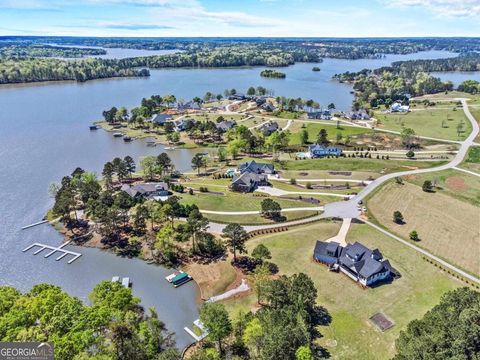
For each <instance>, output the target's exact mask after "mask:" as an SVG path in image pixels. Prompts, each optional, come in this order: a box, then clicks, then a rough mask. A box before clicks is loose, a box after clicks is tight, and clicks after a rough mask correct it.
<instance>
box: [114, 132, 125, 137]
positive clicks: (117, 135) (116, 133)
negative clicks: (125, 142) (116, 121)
mask: <svg viewBox="0 0 480 360" xmlns="http://www.w3.org/2000/svg"><path fill="white" fill-rule="evenodd" d="M122 136H123V134H122V133H121V132H114V133H113V137H122Z"/></svg>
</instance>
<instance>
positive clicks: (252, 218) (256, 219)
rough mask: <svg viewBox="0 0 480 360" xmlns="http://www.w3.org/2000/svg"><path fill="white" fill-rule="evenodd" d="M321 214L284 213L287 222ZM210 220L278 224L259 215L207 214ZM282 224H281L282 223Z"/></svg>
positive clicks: (311, 212) (306, 211) (305, 212)
mask: <svg viewBox="0 0 480 360" xmlns="http://www.w3.org/2000/svg"><path fill="white" fill-rule="evenodd" d="M317 214H319V212H318V211H315V210H302V211H287V212H284V213H282V215H283V216H285V218H286V221H293V220H297V219H301V218H304V217H307V216H314V215H317ZM204 216H205V217H206V218H207V219H208V220H210V221H213V222H220V223H237V224H241V225H242V224H248V225H250V224H277V223H275V222H274V221H272V220H270V219H266V218H264V217H262V216H261V215H260V214H258V215H217V214H205V215H204ZM280 224H281V223H280Z"/></svg>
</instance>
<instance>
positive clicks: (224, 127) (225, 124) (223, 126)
mask: <svg viewBox="0 0 480 360" xmlns="http://www.w3.org/2000/svg"><path fill="white" fill-rule="evenodd" d="M236 124H237V123H236V122H235V121H231V120H225V121H222V122H220V123H218V124H217V130H218V131H221V132H227V131H228V130H230V129H231V128H233V127H234V126H235V125H236Z"/></svg>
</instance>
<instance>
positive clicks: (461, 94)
mask: <svg viewBox="0 0 480 360" xmlns="http://www.w3.org/2000/svg"><path fill="white" fill-rule="evenodd" d="M457 98H467V99H472V100H480V96H479V95H472V94H469V93H466V92H460V91H449V92H448V93H446V94H445V93H444V92H440V93H437V94H429V95H424V96H419V97H416V98H414V99H415V100H425V99H428V100H431V101H434V100H439V99H452V100H453V99H457Z"/></svg>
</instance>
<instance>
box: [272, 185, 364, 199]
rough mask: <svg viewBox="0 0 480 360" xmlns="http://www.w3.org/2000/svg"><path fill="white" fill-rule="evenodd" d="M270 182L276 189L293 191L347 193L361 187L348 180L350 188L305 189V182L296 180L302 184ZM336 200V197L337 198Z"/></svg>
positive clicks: (358, 189)
mask: <svg viewBox="0 0 480 360" xmlns="http://www.w3.org/2000/svg"><path fill="white" fill-rule="evenodd" d="M270 183H271V184H272V186H273V187H274V188H278V189H282V190H285V191H294V192H308V193H310V192H322V193H335V194H347V193H351V192H352V191H360V190H361V189H362V187H360V186H358V183H353V182H350V183H349V184H350V189H335V188H330V187H329V188H327V189H307V188H306V187H305V184H307V183H306V182H303V181H302V182H298V184H301V185H303V186H299V185H292V184H290V183H287V182H283V181H270ZM345 183H347V181H345V182H329V181H322V182H311V184H317V185H318V184H320V185H330V184H332V185H334V186H335V185H345ZM300 195H301V194H300ZM305 196H306V197H309V196H310V195H305ZM337 200H338V198H337Z"/></svg>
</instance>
